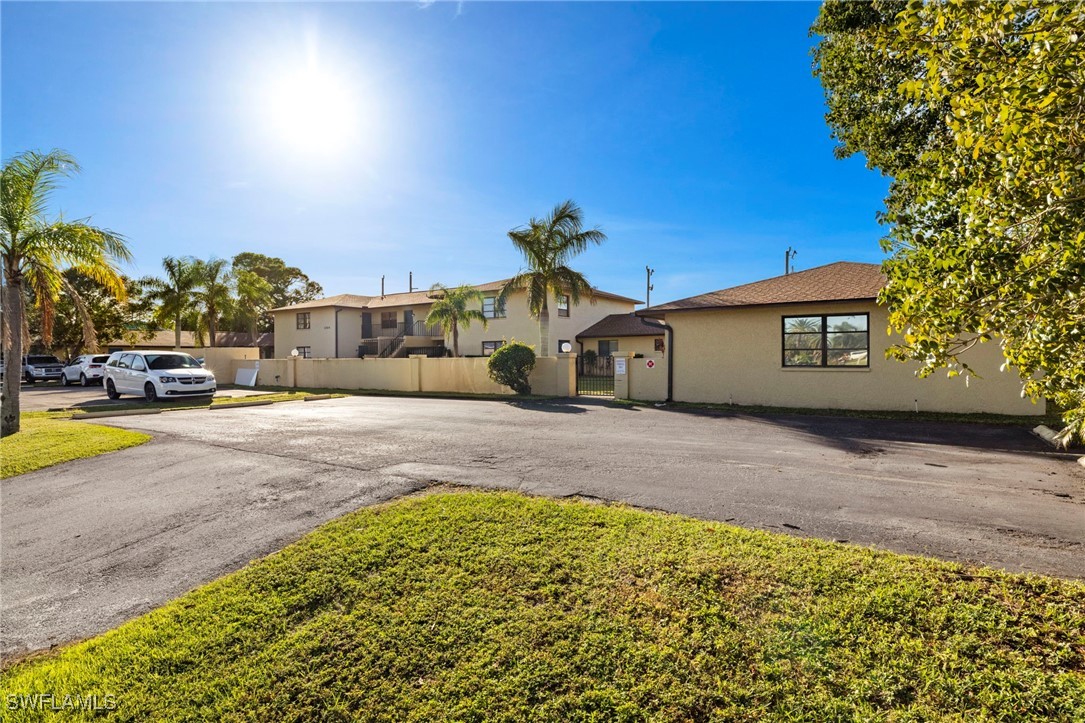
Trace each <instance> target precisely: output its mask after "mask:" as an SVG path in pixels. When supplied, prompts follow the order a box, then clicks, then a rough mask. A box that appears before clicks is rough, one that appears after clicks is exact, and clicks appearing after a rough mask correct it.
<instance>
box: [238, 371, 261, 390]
mask: <svg viewBox="0 0 1085 723" xmlns="http://www.w3.org/2000/svg"><path fill="white" fill-rule="evenodd" d="M258 371H260V370H259V369H238V370H237V373H236V374H234V384H236V385H238V386H239V387H255V386H256V372H258Z"/></svg>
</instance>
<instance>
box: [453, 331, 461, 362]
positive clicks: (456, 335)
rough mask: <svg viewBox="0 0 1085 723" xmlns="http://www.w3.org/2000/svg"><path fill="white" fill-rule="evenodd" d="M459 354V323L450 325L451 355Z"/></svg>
mask: <svg viewBox="0 0 1085 723" xmlns="http://www.w3.org/2000/svg"><path fill="white" fill-rule="evenodd" d="M459 355H460V325H459V324H453V325H452V356H459Z"/></svg>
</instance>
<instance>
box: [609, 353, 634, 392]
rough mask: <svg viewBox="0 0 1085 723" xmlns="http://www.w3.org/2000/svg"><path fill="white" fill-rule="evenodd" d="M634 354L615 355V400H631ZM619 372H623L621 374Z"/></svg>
mask: <svg viewBox="0 0 1085 723" xmlns="http://www.w3.org/2000/svg"><path fill="white" fill-rule="evenodd" d="M632 360H633V352H631V351H626V352H618V353H617V354H615V355H614V398H615V399H629V375H630V374H631V373H632V370H633V361H632ZM619 372H621V373H620V374H619Z"/></svg>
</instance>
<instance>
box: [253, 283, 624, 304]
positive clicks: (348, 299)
mask: <svg viewBox="0 0 1085 723" xmlns="http://www.w3.org/2000/svg"><path fill="white" fill-rule="evenodd" d="M507 281H508V279H501V280H500V281H490V282H487V283H485V284H475V288H476V289H478V290H479V291H494V292H496V291H500V290H501V287H503V286H504V285H505V283H506V282H507ZM595 295H596V296H598V297H600V298H603V299H616V300H618V301H628V302H630V303H633V304H639V303H641V302H640V301H637V300H636V299H630V298H628V297H625V296H619V295H618V294H612V293H610V292H609V291H600V290H599V289H596V290H595ZM432 303H433V298H432V297H431V296H430V291H429V289H426V290H424V291H410V292H408V291H401V292H399V293H395V294H385V295H384V296H358V295H356V294H339V295H338V296H329V297H327V298H325V299H314V300H313V301H303V302H302V303H300V304H291V305H290V306H280V307H279V308H277V309H272V311H294V310H299V311H303V310H305V309H320V308H323V307H328V306H345V307H348V308H352V309H379V308H387V307H389V306H418V305H421V304H432Z"/></svg>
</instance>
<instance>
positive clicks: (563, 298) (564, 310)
mask: <svg viewBox="0 0 1085 723" xmlns="http://www.w3.org/2000/svg"><path fill="white" fill-rule="evenodd" d="M568 315H569V295H568V294H558V316H568Z"/></svg>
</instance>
